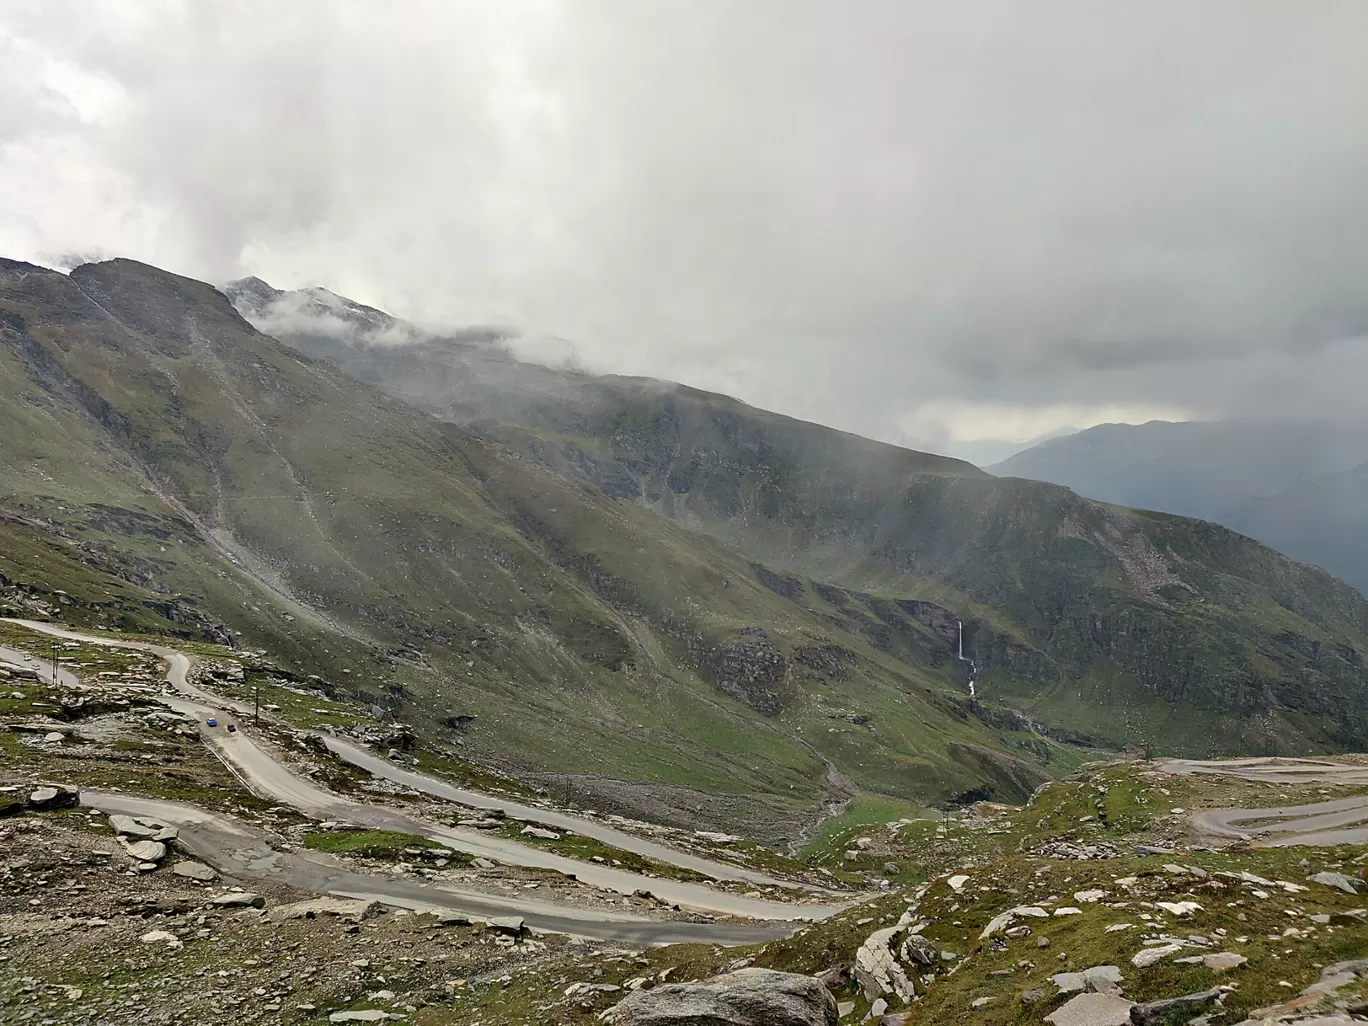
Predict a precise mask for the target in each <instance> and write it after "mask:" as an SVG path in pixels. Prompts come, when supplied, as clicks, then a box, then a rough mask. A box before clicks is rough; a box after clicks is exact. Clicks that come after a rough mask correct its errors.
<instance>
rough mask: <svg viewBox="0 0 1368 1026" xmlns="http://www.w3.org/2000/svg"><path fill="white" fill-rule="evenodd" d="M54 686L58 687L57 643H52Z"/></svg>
mask: <svg viewBox="0 0 1368 1026" xmlns="http://www.w3.org/2000/svg"><path fill="white" fill-rule="evenodd" d="M52 686H53V687H54V688H55V687H56V686H57V642H55V641H54V642H53V643H52Z"/></svg>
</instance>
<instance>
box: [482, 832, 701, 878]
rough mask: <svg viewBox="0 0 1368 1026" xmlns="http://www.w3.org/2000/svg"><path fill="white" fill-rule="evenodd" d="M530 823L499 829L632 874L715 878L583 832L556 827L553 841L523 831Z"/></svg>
mask: <svg viewBox="0 0 1368 1026" xmlns="http://www.w3.org/2000/svg"><path fill="white" fill-rule="evenodd" d="M526 825H527V824H525V823H523V822H522V821H520V820H509V821H507V822H506V823H505V824H504V825H503V827H501V828H500V829H499V831H498V832H499V834H501V835H502V836H503V837H506V838H508V839H509V840H510V841H517V842H518V843H519V844H530V845H532V846H534V847H537V848H544V849H546V850H547V851H553V852H555V853H556V854H557V855H564V856H565V857H566V858H572V859H579V860H581V861H584V862H589V861H602V862H605V863H607V864H608V865H610V866H613V867H615V868H618V869H623V870H626V871H627V872H629V873H641V874H643V875H649V876H659V877H664V878H665V879H667V880H691V881H701V880H708V879H711V878H710V877H708V876H705V875H704V874H702V873H696V872H694V871H693V870H691V869H684V868H682V867H680V866H673V865H670V864H669V863H668V862H658V861H656V860H655V859H651V858H647V857H646V856H644V855H638V854H636V853H635V852H630V851H624V850H623V849H621V848H615V847H613V846H612V845H611V844H604V843H603V842H602V841H599V840H597V839H595V838H593V837H585V836H583V835H582V834H576V833H569V832H566V831H564V830H555V831H553V832H555V833H558V834H560V839H559V840H555V841H553V840H549V839H548V838H544V837H534V836H532V835H531V834H524V833H523V832H522V831H523V827H524V826H526Z"/></svg>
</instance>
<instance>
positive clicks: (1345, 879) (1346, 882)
mask: <svg viewBox="0 0 1368 1026" xmlns="http://www.w3.org/2000/svg"><path fill="white" fill-rule="evenodd" d="M1307 879H1308V880H1310V881H1311V882H1312V883H1318V884H1324V885H1325V886H1326V887H1335V888H1337V889H1339V890H1341V891H1344V893H1345V894H1357V893H1359V892H1360V891H1368V883H1365V882H1364V881H1362V880H1360V879H1359V878H1358V877H1356V876H1345V875H1344V874H1343V873H1317V874H1316V875H1315V876H1308V877H1307Z"/></svg>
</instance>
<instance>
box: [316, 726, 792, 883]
mask: <svg viewBox="0 0 1368 1026" xmlns="http://www.w3.org/2000/svg"><path fill="white" fill-rule="evenodd" d="M320 736H321V737H322V739H323V743H324V744H326V745H327V746H328V750H329V751H331V752H332V753H333V754H334V755H336V756H337V757H338V758H340V759H342V760H343V761H344V762H349V763H351V764H352V765H353V766H359V767H360V768H361V769H364V770H367V771H368V772H370V773H373V774H374V775H375V776H377V777H384V778H385V779H386V780H393V781H394V782H395V783H397V784H403V785H405V786H406V787H411V788H413V790H415V791H422V792H424V793H425V794H430V795H435V796H436V797H438V798H445V799H447V800H448V801H453V802H459V803H460V804H461V805H468V806H470V807H471V808H476V809H491V810H501V811H502V812H504V813H505V814H506V815H508V816H509V817H511V818H512V819H518V820H530V821H532V822H535V823H541V824H543V825H544V826H548V827H552V828H556V829H561V830H571V831H573V832H575V833H577V834H581V835H583V836H585V837H592V838H594V839H595V840H598V841H602V842H603V843H604V844H611V845H612V846H613V847H615V848H622V849H623V850H625V851H631V852H635V853H636V854H638V855H644V856H646V857H647V858H653V859H656V860H658V861H660V862H665V863H668V864H669V865H672V866H679V867H680V868H682V869H692V870H694V871H695V872H698V873H702V874H703V875H704V876H710V877H712V878H713V879H714V880H740V881H744V882H746V883H753V884H762V885H773V886H778V887H792V886H793V884H791V883H786V882H785V881H783V880H776V879H775V878H774V877H772V876H766V875H765V874H764V873H757V872H755V871H753V870H749V869H743V868H742V867H740V866H732V865H728V864H727V863H725V862H716V861H714V860H712V859H707V858H704V857H703V856H701V855H691V854H689V853H688V852H683V851H679V850H678V849H676V848H671V847H669V846H668V845H664V844H659V843H657V842H655V841H648V840H646V839H644V838H641V837H638V836H636V835H635V834H629V833H627V832H626V831H624V830H617V829H614V828H613V827H611V826H607V825H605V824H603V823H596V822H595V821H594V820H592V819H585V818H583V817H582V816H576V815H573V814H571V813H566V812H558V811H556V810H554V809H543V808H538V807H537V806H535V805H522V804H520V803H518V802H514V801H509V800H508V799H507V798H500V797H496V796H493V795H487V794H481V793H480V792H478V791H467V790H465V789H463V788H459V787H457V786H456V785H454V784H451V783H448V782H447V781H445V780H441V779H438V778H437V777H430V776H428V775H426V774H424V773H414V772H412V771H410V770H406V769H401V768H400V767H398V766H396V765H394V763H392V762H390V761H389V760H388V759H382V758H380V756H378V755H376V754H375V753H374V752H371V751H368V750H367V749H365V748H362V747H361V746H359V745H354V744H352V743H351V742H350V741H347V740H344V739H343V738H339V737H332V736H331V735H328V734H323V735H320Z"/></svg>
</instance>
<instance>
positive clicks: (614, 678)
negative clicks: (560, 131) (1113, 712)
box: [0, 260, 1080, 835]
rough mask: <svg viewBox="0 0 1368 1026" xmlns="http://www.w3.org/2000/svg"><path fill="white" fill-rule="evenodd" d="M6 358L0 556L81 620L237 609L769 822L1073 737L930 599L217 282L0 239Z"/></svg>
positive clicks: (488, 749)
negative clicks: (654, 505)
mask: <svg viewBox="0 0 1368 1026" xmlns="http://www.w3.org/2000/svg"><path fill="white" fill-rule="evenodd" d="M0 364H2V370H3V373H0V418H3V422H4V423H5V424H6V425H7V427H8V429H7V430H6V431H5V432H4V433H3V436H0V477H2V479H3V481H4V490H3V493H2V494H3V501H2V503H0V505H3V510H0V513H3V514H4V515H5V516H6V517H8V519H7V520H0V543H2V544H3V554H4V557H5V558H4V562H3V565H0V572H3V573H4V574H5V576H6V580H7V581H10V582H15V583H16V584H22V585H25V586H26V587H27V588H28V589H29V590H30V592H32V591H35V590H36V591H37V592H41V593H43V594H44V595H46V596H47V598H48V599H53V596H54V593H55V591H57V590H59V589H60V590H62V591H66V592H68V593H69V594H68V596H67V598H66V600H65V601H67V602H69V603H71V605H72V609H71V615H72V616H76V615H77V614H78V613H79V615H80V616H81V617H84V618H85V621H86V622H90V623H100V622H105V623H110V624H113V623H122V624H123V625H124V626H126V627H136V628H140V629H160V630H172V631H180V632H182V633H186V634H192V635H193V634H203V633H206V632H208V633H216V632H221V631H225V630H226V631H230V632H235V635H234V636H237V637H239V638H240V640H241V642H242V643H244V644H249V645H253V646H261V647H265V648H267V649H269V650H270V651H271V653H272V655H273V656H275V657H276V658H278V659H281V660H283V661H286V662H289V663H292V664H293V665H294V666H295V667H296V668H298V669H300V670H301V671H303V672H322V673H324V674H325V675H326V676H328V677H329V679H331V680H332V681H334V682H335V683H338V684H340V685H342V686H344V687H347V688H348V689H349V690H351V691H352V692H353V693H354V694H356V695H358V696H360V697H362V698H363V699H364V700H366V701H369V702H371V703H373V704H374V705H377V706H380V707H382V708H384V709H389V710H391V711H393V712H395V713H396V714H398V715H402V716H403V717H404V718H405V719H408V720H410V721H413V722H415V723H416V724H417V725H418V726H419V727H420V728H421V729H423V730H424V731H425V733H426V734H427V736H429V737H430V738H438V739H443V740H444V741H445V742H447V743H453V744H454V743H460V744H462V745H463V750H464V751H466V752H467V753H468V754H470V755H471V756H473V757H476V758H479V759H483V760H488V761H493V762H498V763H501V764H503V765H506V766H510V767H513V768H516V769H518V770H520V771H524V772H531V773H540V774H542V775H543V779H545V780H546V781H547V782H548V783H549V784H550V785H551V786H558V787H559V786H564V785H565V784H566V782H567V781H569V782H570V783H572V784H573V786H574V788H575V789H576V790H577V791H579V792H585V791H587V792H588V793H590V794H592V795H593V796H595V801H596V802H598V803H600V804H603V805H607V806H609V807H617V808H621V809H623V810H626V811H636V812H641V811H643V810H649V811H650V812H651V814H652V815H654V816H655V817H657V818H674V819H676V820H677V821H681V822H692V823H698V824H700V825H702V824H704V823H713V824H716V823H719V822H725V823H730V824H734V825H735V824H744V825H745V826H746V827H747V828H748V829H749V830H750V832H752V833H756V834H761V835H775V834H779V833H784V832H789V833H791V831H792V830H793V829H794V827H795V825H796V824H797V823H799V822H801V821H802V820H803V819H804V818H805V817H808V816H810V815H812V814H813V813H814V811H815V810H816V809H818V808H820V807H821V806H822V805H823V804H824V803H826V802H828V801H829V800H831V799H832V798H834V797H835V798H839V797H843V796H845V795H847V794H849V793H851V792H852V791H853V790H855V789H859V788H863V789H867V790H871V791H878V792H882V793H885V794H889V795H893V796H897V797H900V798H903V799H905V800H907V801H910V802H918V801H937V800H940V799H942V798H945V797H946V796H950V795H956V794H962V793H966V792H971V791H976V790H978V791H981V790H984V789H986V790H989V791H991V792H992V793H996V794H1002V795H1021V794H1023V793H1026V792H1028V791H1029V790H1030V789H1031V788H1032V787H1034V786H1035V785H1036V783H1038V782H1039V780H1041V779H1044V778H1045V776H1047V775H1048V774H1051V773H1054V772H1057V771H1059V770H1062V769H1065V768H1068V767H1069V766H1071V765H1073V764H1075V763H1076V762H1077V761H1078V759H1079V758H1080V755H1079V754H1077V753H1075V752H1072V751H1069V750H1067V749H1065V748H1062V747H1061V746H1060V745H1058V744H1057V743H1055V742H1054V741H1051V740H1049V739H1048V738H1043V737H1041V736H1039V735H1037V734H1036V733H1034V732H1032V731H1030V730H1029V729H1027V725H1026V724H1025V723H1023V722H1019V721H1001V720H999V719H998V718H997V717H996V716H993V715H988V714H987V713H986V711H984V710H978V713H979V714H976V713H975V708H974V707H973V706H971V705H970V704H969V703H968V702H967V701H966V698H965V695H964V675H963V672H962V670H961V668H960V666H959V664H958V663H956V662H955V660H954V659H953V654H952V653H951V651H950V649H949V646H948V644H947V643H946V641H945V639H944V637H942V636H941V635H939V634H937V633H936V631H935V630H934V629H933V628H932V627H929V626H927V625H926V624H924V623H922V622H921V621H913V620H908V621H907V623H906V624H905V626H904V627H903V628H901V629H900V634H899V641H898V643H897V645H888V644H883V643H882V642H881V641H879V639H876V638H872V637H871V636H870V635H869V633H868V632H867V631H866V630H865V629H864V627H863V625H861V624H859V623H856V622H854V621H850V620H848V619H846V618H844V617H842V616H840V615H836V614H835V613H834V612H833V611H832V610H831V609H828V608H827V607H826V606H825V605H822V604H816V605H814V604H813V603H811V602H808V601H802V600H799V601H795V599H794V596H793V595H789V594H784V593H783V592H784V589H783V588H782V587H780V588H779V589H778V590H777V591H776V590H775V587H774V581H775V580H776V579H777V577H776V576H775V575H774V574H772V573H771V572H769V571H767V570H766V569H765V568H764V567H763V566H758V565H757V563H756V561H755V560H754V559H752V558H749V557H745V556H743V555H741V554H739V553H737V552H736V551H734V550H732V549H729V548H727V547H725V546H723V545H722V544H719V543H718V542H717V541H716V540H713V539H710V538H708V537H706V536H703V535H700V534H698V533H696V532H692V531H688V530H685V529H683V528H682V527H680V526H678V525H676V524H674V523H672V522H671V521H670V520H668V519H666V518H663V517H660V516H658V515H657V514H656V513H655V512H654V511H653V510H651V509H650V508H648V507H646V506H645V505H643V504H641V503H632V502H624V501H621V500H619V499H615V498H613V497H612V496H610V495H607V494H605V493H604V492H603V491H602V490H600V489H597V488H591V487H586V485H585V484H584V483H583V482H582V481H580V480H578V479H577V478H575V477H574V476H571V475H567V474H562V473H558V472H555V471H554V470H549V469H548V468H547V467H546V466H544V465H543V464H541V463H539V462H536V461H532V460H529V459H526V458H524V457H521V456H518V455H517V454H515V453H512V452H510V451H509V450H507V449H506V448H504V447H502V446H500V445H496V444H492V443H491V442H489V441H486V440H481V439H480V438H477V437H475V436H473V435H471V434H469V433H467V432H466V431H464V430H462V429H460V428H458V427H455V426H453V425H451V424H449V423H443V422H441V421H439V420H437V419H435V418H432V417H429V416H427V415H425V414H423V413H421V412H418V411H416V410H414V409H413V408H412V407H410V406H409V405H407V404H404V403H401V402H399V401H398V400H396V399H394V398H392V397H390V396H389V395H387V394H385V393H384V392H381V391H380V390H378V389H375V388H372V387H370V386H368V385H366V384H363V383H360V382H357V381H355V380H353V379H352V378H350V377H348V376H346V375H344V374H342V373H341V372H339V371H338V370H336V369H334V368H333V367H331V366H330V365H328V364H326V363H323V362H320V361H316V360H313V359H310V358H308V357H304V356H301V355H300V354H298V353H296V352H295V351H293V350H291V349H289V348H287V347H286V346H284V345H281V344H280V343H279V342H277V341H276V340H275V339H273V338H270V337H268V336H265V335H263V334H261V333H259V332H257V331H256V330H254V329H253V328H252V327H251V326H250V325H248V324H247V323H246V322H245V321H243V320H242V319H241V317H239V316H238V314H237V313H236V312H235V311H234V310H233V309H232V307H231V306H230V305H229V304H228V303H227V301H226V300H225V299H224V298H223V296H222V295H220V294H219V293H218V292H216V291H215V290H214V289H212V288H211V287H209V286H207V285H204V284H202V283H200V282H195V281H192V280H189V279H185V278H180V277H177V276H175V275H171V274H168V273H166V272H163V271H159V270H157V269H155V268H150V267H147V266H145V265H141V264H137V263H133V262H131V261H124V260H116V261H110V262H107V263H102V264H94V265H86V266H84V267H81V268H78V269H76V270H75V271H74V272H72V274H71V275H70V276H67V275H62V274H58V273H56V272H52V271H48V270H45V269H42V268H37V267H33V266H30V265H23V264H17V263H14V262H4V263H0ZM900 458H903V457H900ZM59 569H61V570H62V573H60V574H59V573H58V570H59ZM53 600H54V601H57V600H55V599H53ZM219 624H221V625H222V626H221V627H219V626H216V625H219ZM469 716H474V717H475V719H474V721H473V726H467V725H466V724H467V722H468V721H466V720H465V719H464V718H465V717H469Z"/></svg>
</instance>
